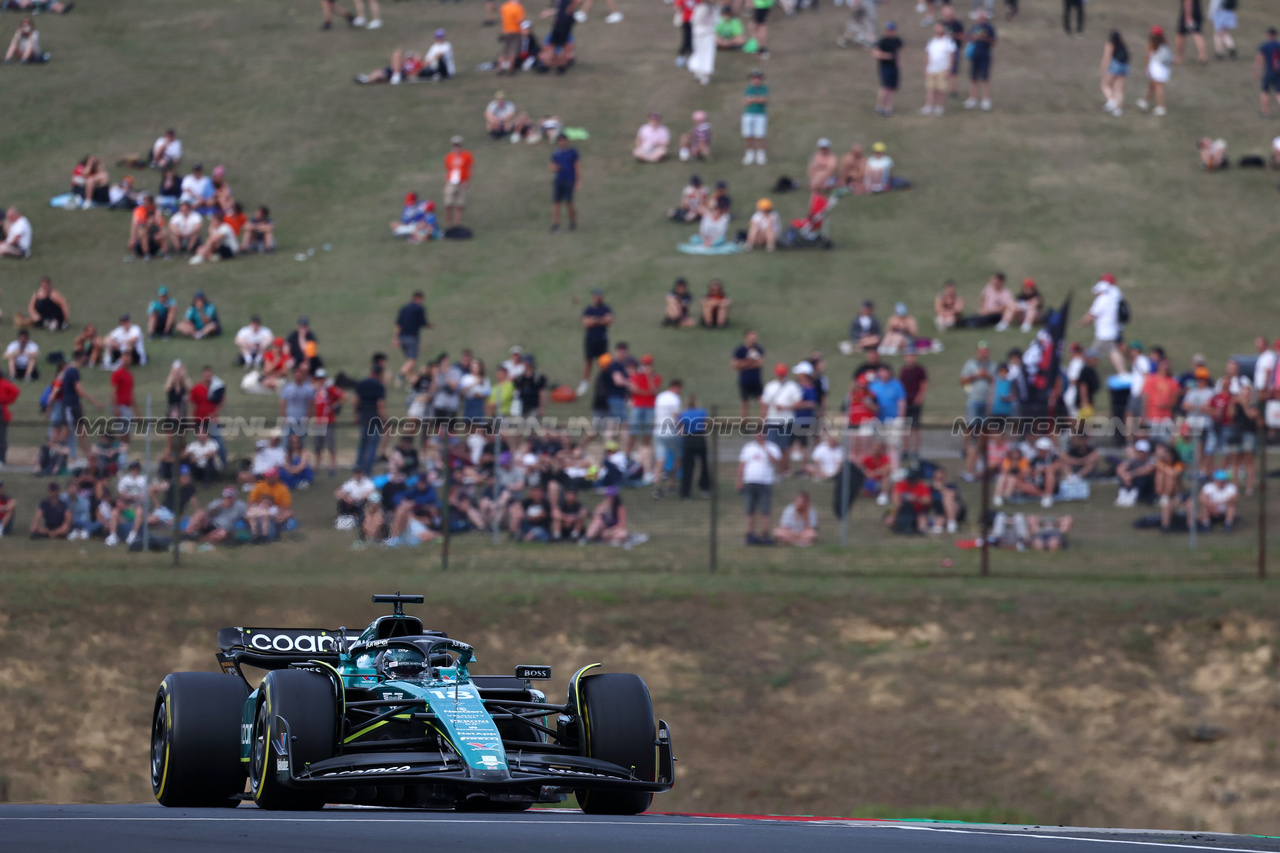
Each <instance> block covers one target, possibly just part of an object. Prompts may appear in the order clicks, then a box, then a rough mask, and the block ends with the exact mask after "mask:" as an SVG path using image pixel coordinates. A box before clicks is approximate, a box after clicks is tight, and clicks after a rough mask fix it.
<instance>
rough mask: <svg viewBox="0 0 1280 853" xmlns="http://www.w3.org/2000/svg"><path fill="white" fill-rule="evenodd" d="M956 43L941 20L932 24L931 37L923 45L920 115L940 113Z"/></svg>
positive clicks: (948, 84)
mask: <svg viewBox="0 0 1280 853" xmlns="http://www.w3.org/2000/svg"><path fill="white" fill-rule="evenodd" d="M955 55H956V43H955V40H954V39H952V38H951V33H949V32H947V28H946V25H944V24H943V23H942V22H941V21H939V22H937V23H935V24H934V25H933V38H931V39H929V43H928V44H926V45H925V46H924V106H923V107H921V108H920V114H921V115H926V116H927V115H935V116H940V115H942V114H943V113H944V112H945V110H944V109H943V107H944V105H945V104H946V102H947V92H948V91H949V90H950V88H951V62H952V60H953V59H954V58H955Z"/></svg>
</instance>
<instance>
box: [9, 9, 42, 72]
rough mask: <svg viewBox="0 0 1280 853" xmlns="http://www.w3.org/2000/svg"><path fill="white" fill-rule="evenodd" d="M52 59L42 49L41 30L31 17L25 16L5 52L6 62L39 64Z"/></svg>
mask: <svg viewBox="0 0 1280 853" xmlns="http://www.w3.org/2000/svg"><path fill="white" fill-rule="evenodd" d="M50 59H51V57H50V56H49V54H47V53H45V52H44V51H43V50H41V49H40V31H39V30H37V29H36V25H35V24H34V23H32V21H31V19H30V18H23V19H22V23H20V24H18V30H17V32H15V33H14V34H13V39H12V40H11V41H10V42H9V49H8V50H6V51H5V53H4V64H5V65H8V64H9V63H10V62H14V61H16V62H17V63H18V64H19V65H39V64H42V63H45V62H48V61H49V60H50Z"/></svg>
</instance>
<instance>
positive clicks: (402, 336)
mask: <svg viewBox="0 0 1280 853" xmlns="http://www.w3.org/2000/svg"><path fill="white" fill-rule="evenodd" d="M425 300H426V295H425V294H423V292H422V291H421V290H415V291H414V292H413V298H412V299H410V300H409V301H408V302H407V303H405V304H404V306H402V307H401V308H400V313H398V314H396V325H395V331H394V333H393V334H392V336H391V339H392V343H393V344H394V345H395V346H397V347H399V348H400V352H401V354H402V355H404V364H402V365H400V370H399V371H398V372H397V373H396V379H395V382H396V387H400V386H401V385H403V384H404V383H405V382H406V381H407V380H408V379H409V377H410V376H412V375H413V372H414V371H415V370H416V369H417V367H418V350H419V349H420V346H421V335H422V330H423V329H430V328H431V323H430V321H429V320H428V319H427V309H426V308H425V307H424V306H423V302H424V301H425Z"/></svg>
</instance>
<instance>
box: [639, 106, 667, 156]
mask: <svg viewBox="0 0 1280 853" xmlns="http://www.w3.org/2000/svg"><path fill="white" fill-rule="evenodd" d="M670 146H671V131H670V130H669V129H668V128H667V126H666V125H665V124H663V123H662V113H658V112H652V113H649V120H648V121H647V122H645V123H644V124H642V125H640V129H639V130H637V131H636V142H635V147H634V148H633V149H632V150H631V156H632V157H635V158H636V159H637V160H639V161H640V162H641V163H657V162H659V161H661V160H664V159H666V156H667V149H668V148H669V147H670Z"/></svg>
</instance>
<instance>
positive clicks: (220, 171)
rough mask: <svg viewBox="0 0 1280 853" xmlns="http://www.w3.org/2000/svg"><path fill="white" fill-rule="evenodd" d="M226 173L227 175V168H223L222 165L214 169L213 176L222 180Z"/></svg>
mask: <svg viewBox="0 0 1280 853" xmlns="http://www.w3.org/2000/svg"><path fill="white" fill-rule="evenodd" d="M226 173H227V167H226V166H223V165H222V164H221V163H219V164H218V165H217V166H214V167H213V176H214V177H215V178H221V177H222V176H223V175H225V174H226Z"/></svg>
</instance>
